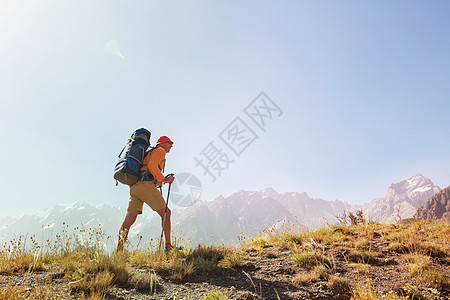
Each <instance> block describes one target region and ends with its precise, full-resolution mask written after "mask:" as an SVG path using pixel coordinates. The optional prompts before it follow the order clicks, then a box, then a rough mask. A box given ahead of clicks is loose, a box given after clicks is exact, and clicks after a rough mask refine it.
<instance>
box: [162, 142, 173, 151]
mask: <svg viewBox="0 0 450 300" xmlns="http://www.w3.org/2000/svg"><path fill="white" fill-rule="evenodd" d="M160 146H161V148H163V149H164V150H165V151H166V152H167V153H169V152H170V148H172V146H173V144H172V143H171V142H164V143H162V144H161V145H160Z"/></svg>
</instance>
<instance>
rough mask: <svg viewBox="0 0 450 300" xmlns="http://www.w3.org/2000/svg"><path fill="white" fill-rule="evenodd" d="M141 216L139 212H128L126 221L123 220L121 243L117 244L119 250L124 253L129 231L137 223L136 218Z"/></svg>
mask: <svg viewBox="0 0 450 300" xmlns="http://www.w3.org/2000/svg"><path fill="white" fill-rule="evenodd" d="M138 214H139V211H138V210H134V209H133V210H127V214H126V215H125V219H124V220H123V223H122V226H120V229H119V241H118V242H117V250H116V251H122V250H123V247H124V245H125V242H126V240H127V236H128V231H130V227H131V225H133V223H134V222H135V221H136V217H137V215H138Z"/></svg>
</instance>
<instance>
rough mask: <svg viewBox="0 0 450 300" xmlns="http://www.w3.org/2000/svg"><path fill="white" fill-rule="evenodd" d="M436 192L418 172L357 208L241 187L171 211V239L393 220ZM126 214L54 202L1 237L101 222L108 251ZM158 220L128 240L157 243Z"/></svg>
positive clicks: (146, 220) (1, 227)
mask: <svg viewBox="0 0 450 300" xmlns="http://www.w3.org/2000/svg"><path fill="white" fill-rule="evenodd" d="M439 191H440V188H439V187H437V186H435V185H434V184H433V183H432V182H431V180H430V179H428V178H425V177H423V176H422V175H420V174H418V175H415V176H413V177H411V178H409V179H407V180H403V181H401V182H399V183H393V184H392V185H390V186H389V188H388V190H387V193H386V196H385V197H384V198H377V199H374V200H372V201H370V202H369V203H367V204H364V205H362V206H355V205H350V204H348V203H346V202H343V201H338V200H335V201H327V200H323V199H315V198H311V197H309V196H308V194H306V193H304V192H303V193H297V192H289V193H278V192H276V191H275V190H273V189H271V188H267V189H265V190H262V191H259V192H255V191H245V190H241V191H239V192H236V193H234V194H232V195H230V196H229V197H223V196H219V197H217V198H216V199H215V200H214V201H209V202H207V201H199V202H196V203H195V204H194V205H192V206H189V207H187V208H184V209H183V210H181V209H174V210H173V213H172V228H173V232H174V237H177V238H179V239H181V240H182V241H181V242H182V243H183V244H186V245H188V244H194V245H196V244H197V243H204V244H211V243H223V244H226V245H235V244H237V243H239V238H238V237H244V236H248V235H251V234H260V233H261V232H262V231H264V230H266V229H271V228H279V227H281V226H304V227H308V228H317V227H319V226H320V225H322V224H324V223H325V224H326V223H336V222H337V218H336V216H339V215H342V214H343V213H344V212H350V211H355V210H357V209H362V210H363V211H364V216H366V217H367V218H368V219H371V220H373V221H376V222H395V221H396V220H398V219H406V218H410V217H412V216H413V215H414V214H415V213H416V211H417V209H418V208H419V207H421V206H423V205H424V204H425V203H426V202H427V201H428V199H430V198H431V197H432V196H434V195H435V194H436V193H438V192H439ZM125 213H126V209H125V208H119V207H111V206H108V205H106V204H101V205H96V206H92V205H89V204H88V203H86V202H76V203H72V204H65V205H63V204H58V205H56V206H55V207H54V208H51V209H46V210H44V211H42V212H40V213H39V214H37V215H33V216H30V215H22V216H20V217H19V218H16V219H12V218H5V219H0V241H7V240H9V239H11V238H14V237H17V236H19V235H25V234H26V235H28V236H32V235H35V236H36V238H37V239H38V240H39V239H42V240H47V239H48V238H50V239H51V238H52V237H53V236H54V234H55V233H60V232H61V231H62V229H63V228H64V226H66V227H69V226H70V227H71V228H72V227H83V228H95V227H98V226H99V225H100V226H101V229H102V231H103V232H104V233H105V235H106V236H110V238H109V239H108V245H105V247H107V248H108V249H113V248H114V245H115V243H116V235H117V231H118V228H119V226H120V224H121V222H122V220H123V217H124V216H125ZM160 222H161V221H160V218H159V217H158V216H157V215H156V214H152V215H151V216H145V215H141V216H139V217H138V219H137V221H136V223H135V224H134V225H133V226H132V228H131V230H130V234H129V237H130V241H131V244H132V245H137V244H138V241H140V242H141V243H143V244H145V243H152V244H153V245H156V244H157V240H158V239H159V235H160V233H161V227H160ZM69 229H70V228H69ZM141 237H142V238H141Z"/></svg>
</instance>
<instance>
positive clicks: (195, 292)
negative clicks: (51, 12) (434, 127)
mask: <svg viewBox="0 0 450 300" xmlns="http://www.w3.org/2000/svg"><path fill="white" fill-rule="evenodd" d="M375 245H376V248H374V249H373V251H374V252H376V253H377V256H376V258H375V259H373V261H371V266H372V268H371V271H370V272H368V273H366V274H361V273H360V272H358V271H356V270H353V269H352V268H349V266H348V263H347V261H348V258H346V256H345V251H342V249H333V248H329V249H324V253H326V254H327V255H328V257H333V260H334V269H335V272H336V273H335V274H338V276H341V277H342V278H345V279H346V282H348V284H349V286H347V285H346V284H341V285H339V284H338V285H335V286H332V285H331V284H330V280H329V278H328V279H325V278H324V279H317V280H312V281H310V282H307V283H303V284H295V283H294V278H295V275H296V274H298V273H299V272H301V271H302V269H301V268H299V267H297V266H295V265H294V264H293V263H292V250H289V249H287V248H279V247H273V246H266V247H264V248H262V249H258V250H255V249H250V250H247V251H245V252H244V253H242V254H243V255H244V257H245V259H246V265H245V266H244V267H241V268H219V269H218V270H217V271H216V272H212V274H208V275H205V274H202V273H199V272H194V273H193V274H191V275H189V276H188V277H186V278H185V279H184V280H183V281H182V282H178V281H174V280H172V279H171V277H170V276H169V274H158V275H159V277H160V279H159V282H158V284H157V286H156V289H155V290H153V291H151V292H150V291H149V290H138V289H136V287H135V286H134V287H132V286H130V285H128V284H125V285H121V286H118V285H114V286H113V287H110V288H109V289H108V290H107V292H106V294H105V296H104V298H105V299H201V298H202V297H204V296H205V295H207V294H208V293H210V294H209V296H210V297H211V298H209V299H225V296H226V297H228V298H229V299H350V297H351V295H352V294H351V290H352V289H354V287H355V286H362V287H364V288H365V289H369V287H370V288H372V289H373V291H374V293H375V294H376V295H377V296H378V297H380V298H381V297H386V296H387V295H388V294H389V292H391V294H392V293H395V294H397V295H403V296H407V293H408V292H407V291H406V288H405V287H403V288H402V286H401V285H402V284H404V283H409V284H410V285H412V286H418V290H419V294H418V295H420V297H422V299H449V297H450V291H449V290H448V289H446V290H443V291H438V290H436V289H434V288H432V287H425V286H420V285H418V284H417V283H416V282H415V280H414V279H412V278H411V277H410V275H409V273H408V271H407V267H406V263H405V261H404V259H403V258H402V255H401V254H400V253H397V252H394V251H390V250H388V249H387V248H386V245H385V244H383V243H380V242H378V243H376V244H375ZM434 264H435V266H437V267H438V268H439V270H440V272H442V274H445V276H446V278H447V280H448V278H449V276H450V271H449V265H448V262H447V261H446V260H445V259H440V258H436V259H435V261H434ZM133 272H141V273H143V274H148V275H149V276H150V274H152V272H153V271H152V270H151V269H150V268H139V269H133ZM0 286H1V287H2V288H6V287H8V286H9V287H11V286H14V287H18V288H23V289H24V291H26V292H27V291H28V292H29V291H33V290H34V289H36V288H38V287H47V288H48V287H51V289H52V290H53V291H54V293H53V295H52V297H54V298H57V299H60V298H61V299H76V298H77V296H76V295H71V294H70V293H69V288H68V283H67V282H66V280H65V279H64V274H63V273H62V274H59V273H54V272H52V271H48V270H47V271H42V272H31V273H24V274H12V275H2V276H1V277H0ZM25 294H26V293H24V295H25ZM213 295H216V296H217V298H214V297H213ZM219 296H221V297H222V298H219ZM409 296H410V298H412V297H411V295H409ZM417 299H420V298H417Z"/></svg>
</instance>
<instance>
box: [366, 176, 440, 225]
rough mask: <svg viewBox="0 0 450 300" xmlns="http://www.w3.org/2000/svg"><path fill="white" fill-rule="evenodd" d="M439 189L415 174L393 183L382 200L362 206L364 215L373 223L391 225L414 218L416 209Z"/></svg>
mask: <svg viewBox="0 0 450 300" xmlns="http://www.w3.org/2000/svg"><path fill="white" fill-rule="evenodd" d="M440 190H441V189H440V188H439V187H438V186H435V185H434V184H433V182H431V180H430V179H428V178H425V177H424V176H422V175H421V174H417V175H415V176H413V177H411V178H409V179H407V180H403V181H401V182H398V183H393V184H391V186H390V187H389V188H388V191H387V194H386V196H385V197H384V198H378V199H374V200H372V201H371V202H369V203H367V204H365V205H363V207H362V209H363V211H364V215H365V216H366V217H369V218H370V219H371V220H373V221H375V222H382V223H393V222H395V221H398V220H399V219H407V218H411V217H412V216H414V214H415V213H416V211H417V209H418V208H419V207H421V206H423V205H424V204H425V203H426V202H427V201H428V199H430V198H431V197H432V196H433V195H434V194H436V193H437V192H439V191H440Z"/></svg>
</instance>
